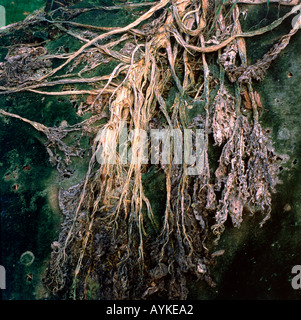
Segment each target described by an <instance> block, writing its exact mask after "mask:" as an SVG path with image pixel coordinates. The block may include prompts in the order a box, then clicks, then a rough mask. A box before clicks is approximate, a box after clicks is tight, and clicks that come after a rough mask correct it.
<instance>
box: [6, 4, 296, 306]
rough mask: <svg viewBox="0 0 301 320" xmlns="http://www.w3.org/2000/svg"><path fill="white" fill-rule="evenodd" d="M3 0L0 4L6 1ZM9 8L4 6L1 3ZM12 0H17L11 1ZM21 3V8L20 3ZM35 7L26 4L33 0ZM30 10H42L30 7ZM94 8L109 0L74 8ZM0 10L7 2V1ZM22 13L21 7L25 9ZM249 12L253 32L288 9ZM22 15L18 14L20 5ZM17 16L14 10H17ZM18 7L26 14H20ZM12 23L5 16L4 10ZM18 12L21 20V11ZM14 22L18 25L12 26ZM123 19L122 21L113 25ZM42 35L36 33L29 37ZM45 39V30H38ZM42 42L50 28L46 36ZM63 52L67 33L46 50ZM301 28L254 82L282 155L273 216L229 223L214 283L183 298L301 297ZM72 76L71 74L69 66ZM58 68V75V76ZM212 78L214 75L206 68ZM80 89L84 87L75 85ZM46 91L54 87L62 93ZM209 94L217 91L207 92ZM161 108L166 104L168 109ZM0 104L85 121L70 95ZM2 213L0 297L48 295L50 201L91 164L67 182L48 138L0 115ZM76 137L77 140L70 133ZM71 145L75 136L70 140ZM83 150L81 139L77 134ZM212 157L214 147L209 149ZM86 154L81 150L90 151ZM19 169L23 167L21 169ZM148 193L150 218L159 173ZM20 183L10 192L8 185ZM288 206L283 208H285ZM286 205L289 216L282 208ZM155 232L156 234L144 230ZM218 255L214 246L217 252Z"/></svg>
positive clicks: (53, 122) (96, 20)
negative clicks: (0, 285)
mask: <svg viewBox="0 0 301 320" xmlns="http://www.w3.org/2000/svg"><path fill="white" fill-rule="evenodd" d="M5 1H6V0H4V2H5ZM5 3H7V4H6V5H8V3H10V2H9V1H6V2H5ZM15 3H17V1H15ZM22 3H23V4H24V11H27V9H25V3H26V1H22ZM32 3H33V2H32ZM35 3H36V6H35V7H32V8H31V7H30V9H28V11H33V10H36V9H38V8H39V7H41V6H42V3H41V2H35ZM87 3H88V4H89V3H90V5H92V4H95V3H96V4H97V5H110V4H111V1H97V2H96V1H93V3H92V1H89V0H87V1H84V2H81V3H79V4H78V5H76V6H83V5H87ZM4 5H5V4H4ZM26 8H28V7H26ZM245 8H247V9H248V16H247V18H246V20H245V21H243V23H242V28H243V30H244V31H248V30H252V29H257V28H259V27H262V26H264V25H266V24H268V23H269V22H271V21H273V20H275V19H276V18H277V17H278V16H282V15H283V13H284V12H286V11H287V10H288V9H287V8H286V9H282V10H281V11H279V9H278V7H277V6H274V5H270V8H269V12H267V11H266V10H263V7H262V6H253V7H249V6H245ZM22 10H23V9H22ZM22 10H20V12H21V11H22ZM24 11H23V12H24ZM7 14H8V16H7V17H10V15H11V13H10V12H9V11H7ZM18 14H19V15H18ZM18 14H16V15H15V16H14V18H8V20H7V22H8V23H12V22H15V21H18V20H21V17H22V14H21V13H18ZM14 19H15V20H14ZM132 19H134V17H133V15H132V12H127V11H109V12H108V11H101V12H100V11H99V12H98V13H97V14H96V13H95V11H92V12H87V13H85V14H82V15H80V16H78V17H77V18H76V19H75V20H74V21H76V22H79V23H86V24H92V23H91V21H93V24H94V25H98V26H112V25H113V24H114V23H115V24H116V23H118V26H121V24H122V26H123V25H126V24H128V23H129V22H131V21H132ZM120 23H121V24H120ZM290 27H291V25H290V19H288V20H287V21H285V22H284V23H283V24H282V25H281V26H280V27H279V28H277V29H275V30H273V31H272V32H269V33H267V34H266V35H263V36H259V37H256V38H251V39H247V48H248V57H249V61H248V62H249V63H254V62H256V60H257V59H259V58H261V57H262V56H263V54H265V53H266V52H267V51H268V50H269V49H270V48H271V46H272V45H273V44H274V43H275V42H276V41H277V40H278V39H279V38H280V36H281V35H284V34H286V33H288V32H289V30H290ZM39 31H41V32H44V30H38V29H37V30H34V32H39ZM43 34H44V33H43ZM44 36H45V37H47V32H46V33H45V34H44ZM21 38H22V31H19V32H18V33H17V34H16V35H14V39H15V41H17V39H21ZM10 41H12V38H10V37H9V36H6V37H4V38H3V43H2V44H0V61H3V59H4V57H5V55H6V53H7V48H5V46H8V45H9V44H10ZM60 46H65V47H67V46H68V48H69V51H70V52H72V51H74V50H76V49H78V48H79V47H80V46H81V43H80V42H79V41H78V40H76V39H74V38H73V37H71V36H69V35H63V36H61V37H56V38H54V39H53V41H50V42H48V43H47V45H46V47H47V49H48V51H49V52H51V51H53V50H55V49H56V48H58V47H60ZM300 50H301V32H298V33H297V34H296V35H295V36H294V37H292V39H291V41H290V44H289V45H288V47H287V48H286V49H285V50H284V51H283V52H282V53H281V54H280V56H279V57H278V58H277V60H276V61H274V62H273V63H272V65H271V67H270V69H269V70H268V72H267V75H266V77H265V80H264V81H263V82H262V83H260V84H255V85H254V89H255V90H256V91H257V92H258V93H259V94H260V97H261V101H262V104H263V106H264V108H265V109H266V110H263V111H262V113H261V117H260V122H261V123H262V125H263V127H264V128H266V129H268V130H270V135H271V138H272V141H273V144H274V148H275V151H276V153H277V154H278V155H279V157H282V158H287V159H288V160H287V161H286V162H283V163H280V164H279V177H280V179H281V180H282V184H279V185H278V186H277V194H275V195H274V198H273V211H272V215H271V219H270V220H268V221H267V222H266V224H265V225H264V226H263V227H262V228H260V227H259V223H260V221H261V220H262V218H263V216H258V217H248V216H247V215H245V217H244V222H243V224H242V226H241V228H240V229H235V228H234V227H232V225H231V223H229V224H227V228H226V231H225V232H224V234H223V235H222V237H221V239H220V241H219V244H218V246H217V247H216V250H219V249H225V254H224V255H223V256H221V257H218V258H217V264H216V266H215V267H214V268H213V270H212V275H213V278H214V280H215V281H216V283H217V287H216V288H214V289H211V288H208V287H207V285H206V284H204V283H203V282H202V283H195V282H194V283H191V285H190V287H191V293H190V296H189V297H190V298H197V299H216V298H218V299H300V297H301V296H300V295H301V293H300V290H299V291H297V290H293V289H292V287H291V283H290V281H291V278H292V274H291V269H292V267H293V266H294V265H296V264H301V251H300V237H301V169H300V168H301V167H300V164H301V147H300V146H301V137H300V134H299V131H300V127H301V117H300V111H299V110H300V108H301V91H300V70H301V56H300ZM116 65H117V62H116V61H113V62H110V63H108V64H105V65H104V68H105V69H102V70H99V69H98V70H95V71H94V72H92V73H89V74H88V76H89V77H90V76H96V75H100V74H102V73H107V72H110V70H113V69H114V67H115V66H116ZM75 71H76V70H75ZM62 72H63V70H62ZM210 72H211V73H212V74H216V73H217V72H219V71H218V69H216V68H215V67H214V66H213V67H211V69H210ZM81 88H85V86H81ZM50 90H59V87H56V88H51V89H50ZM175 94H176V91H175V90H171V92H170V96H169V97H168V99H167V100H169V99H170V100H173V97H174V95H175ZM213 96H214V94H213ZM167 106H168V107H171V105H169V104H168V101H167ZM203 107H204V106H203V104H202V103H199V104H196V105H195V106H194V108H193V109H192V111H191V112H190V113H187V117H188V120H191V119H192V118H193V117H194V116H195V112H196V113H197V112H198V111H200V110H202V112H203ZM0 108H3V109H5V110H7V111H10V112H13V113H16V114H19V115H20V116H23V117H25V118H28V119H30V120H34V121H37V122H40V123H42V124H44V125H46V126H57V125H59V124H60V123H61V121H63V120H66V121H67V122H68V123H69V124H70V125H71V124H75V123H78V122H80V121H82V120H83V119H82V118H80V117H79V116H78V115H77V114H76V113H75V108H74V107H73V106H72V104H71V103H70V101H69V98H68V97H50V96H42V95H34V94H31V93H22V94H14V95H11V96H4V95H0ZM0 126H1V127H0V200H1V201H0V213H1V243H2V248H1V250H2V252H1V255H2V260H1V264H2V265H4V266H5V267H6V270H7V290H5V291H3V292H2V297H3V298H4V299H12V300H16V299H29V300H33V299H41V298H45V297H46V296H45V292H44V291H43V290H42V289H41V277H42V275H43V271H44V270H45V266H46V263H47V261H48V260H47V259H48V258H49V255H50V250H51V249H50V245H51V243H52V241H54V240H56V239H57V237H58V233H59V231H60V222H61V220H62V216H61V214H60V212H59V210H58V205H57V203H56V201H55V199H56V198H57V192H58V189H59V188H61V187H62V188H67V187H69V186H72V185H74V184H75V183H78V182H80V181H82V179H83V177H84V176H85V173H86V170H87V166H88V156H87V157H86V158H85V159H79V160H76V161H73V163H72V165H71V169H72V171H73V175H72V176H71V178H70V179H66V180H65V181H62V180H60V179H59V177H58V174H57V172H56V169H55V168H53V167H52V166H51V165H50V163H49V157H48V154H47V152H46V149H45V147H44V142H45V141H46V140H45V137H44V136H43V134H42V133H39V132H37V131H36V130H34V129H33V128H32V127H31V126H30V125H29V124H26V123H24V122H22V121H20V120H18V119H3V118H1V119H0ZM73 138H76V137H73ZM69 139H70V141H71V140H72V137H71V138H69ZM81 141H82V146H83V147H86V148H87V147H88V141H87V139H86V138H85V137H83V138H82V140H81ZM210 152H212V154H213V157H214V154H215V150H214V149H212V150H211V151H210ZM87 155H88V154H87ZM26 166H29V167H30V170H26V169H24V168H26ZM143 179H144V182H145V193H146V195H147V196H148V198H149V199H150V201H151V203H152V206H153V210H154V214H155V217H156V220H157V221H158V220H159V217H160V216H161V215H162V214H163V212H164V209H165V177H164V175H163V174H160V172H159V173H158V172H156V171H154V170H151V171H149V172H147V173H145V174H144V176H143ZM16 185H18V187H17V189H15V188H16V187H15V186H16ZM288 205H289V206H288ZM287 208H290V210H287ZM148 231H150V232H153V231H154V230H152V229H150V230H148ZM28 250H29V251H31V252H33V254H34V256H35V260H34V262H33V263H32V264H31V265H30V266H25V265H24V264H22V263H21V261H20V257H21V255H22V253H24V252H25V251H28ZM214 250H215V249H214ZM88 283H89V291H88V294H87V295H88V297H89V298H90V299H95V298H97V294H96V292H97V290H98V287H97V285H96V282H95V281H94V280H93V279H89V281H88Z"/></svg>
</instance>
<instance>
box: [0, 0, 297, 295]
mask: <svg viewBox="0 0 301 320" xmlns="http://www.w3.org/2000/svg"><path fill="white" fill-rule="evenodd" d="M169 4H170V1H168V0H162V1H160V2H158V3H157V4H155V5H154V6H153V7H152V8H151V9H149V10H148V11H147V12H145V13H144V14H142V16H141V17H139V18H138V19H137V20H136V21H134V22H133V23H131V24H130V25H128V26H127V27H123V28H115V29H111V28H108V29H107V32H104V33H102V34H100V35H97V36H96V37H94V38H93V39H92V40H91V39H86V38H85V36H87V35H88V36H90V38H91V35H92V36H93V34H92V33H89V34H88V33H87V32H86V33H82V34H78V33H77V34H74V33H72V32H71V31H70V30H69V31H68V30H67V29H65V31H66V30H67V31H68V33H69V34H71V35H73V36H75V37H76V38H78V39H80V40H81V41H84V42H85V44H84V45H83V46H82V47H81V48H80V49H79V50H78V51H76V52H75V53H72V54H69V55H68V57H66V56H64V59H66V58H67V60H66V61H65V62H64V63H62V64H61V65H60V66H58V67H56V68H55V69H52V70H51V71H49V70H48V73H45V72H44V73H43V75H40V77H39V78H38V79H37V78H36V75H37V74H36V73H35V76H34V77H33V76H32V75H30V74H29V73H28V72H27V71H26V70H23V69H22V68H21V69H22V70H21V69H20V68H19V64H16V67H17V68H19V69H20V70H19V69H18V74H19V73H21V75H18V76H16V75H15V74H14V72H13V70H11V69H10V60H9V59H14V57H10V58H9V59H8V61H7V62H6V63H5V64H4V65H2V70H3V71H2V72H5V74H9V75H8V76H7V78H6V83H5V87H1V90H2V93H12V92H16V91H26V90H29V91H33V92H37V93H40V94H41V93H43V94H53V95H55V94H73V95H75V94H83V93H88V94H89V97H92V98H89V99H90V100H91V101H90V104H91V105H90V106H86V107H85V108H81V110H80V114H84V113H87V112H92V113H94V115H93V116H92V117H91V118H90V119H89V120H86V121H84V122H82V123H81V124H79V125H77V126H75V127H73V128H69V129H70V130H82V131H84V132H85V133H86V134H88V135H91V136H93V146H92V157H91V159H90V163H89V169H88V172H87V174H86V178H85V180H84V181H83V182H82V183H80V184H77V185H74V186H72V187H71V188H69V189H67V190H61V191H60V194H59V204H60V208H61V211H62V214H63V216H64V222H63V224H62V231H61V233H60V236H59V239H58V240H57V241H55V242H54V243H53V244H52V249H53V251H52V254H51V260H50V264H49V267H48V269H47V273H46V276H45V279H44V283H45V286H46V287H47V288H48V289H49V290H51V292H53V294H55V295H57V296H59V297H61V298H74V299H87V298H88V296H89V294H91V291H93V290H94V289H95V286H96V288H97V290H96V296H95V297H94V298H97V299H141V298H143V299H147V298H148V297H150V296H154V297H167V298H169V299H185V298H187V296H188V289H187V279H188V278H189V277H195V278H196V279H202V280H205V281H206V282H207V283H208V284H209V285H211V286H214V285H215V283H214V281H213V279H212V278H211V276H210V265H212V264H213V263H214V259H213V256H212V255H211V253H210V252H209V251H210V250H209V249H208V241H209V240H208V239H209V238H210V233H211V232H212V231H211V230H213V233H214V234H215V235H216V236H217V238H219V237H220V236H221V234H222V232H223V230H224V228H225V222H226V221H227V219H228V218H229V217H230V218H231V220H232V223H233V225H234V226H235V227H239V226H240V225H241V223H242V221H243V215H244V212H245V209H246V208H247V209H248V212H251V213H252V214H254V213H255V212H257V213H263V214H264V218H263V222H264V221H266V220H267V219H268V218H269V216H270V213H271V195H272V192H274V187H275V184H276V172H275V170H274V163H275V154H274V152H273V149H272V148H271V147H270V146H269V140H268V137H267V136H266V135H265V132H264V131H263V129H262V128H261V125H260V123H259V121H258V117H259V115H258V107H259V102H260V99H259V98H258V97H257V96H256V95H255V94H254V93H253V89H252V80H254V79H255V80H262V79H263V76H264V73H265V72H266V70H267V68H268V66H269V65H270V63H271V61H272V60H273V59H274V58H276V56H277V54H278V53H279V51H280V50H282V49H283V48H284V46H285V45H287V43H288V40H289V38H290V37H291V36H292V35H293V34H294V33H295V32H296V30H295V29H293V31H292V32H291V33H290V34H289V35H288V36H285V37H283V39H282V40H280V42H279V44H278V45H276V46H275V47H274V48H273V49H272V50H271V51H270V52H269V53H268V54H267V55H265V56H264V57H263V59H262V60H261V61H260V62H258V63H257V64H255V65H254V66H247V64H246V61H247V57H246V46H245V43H244V39H243V38H244V37H251V36H254V35H257V34H262V33H263V32H268V31H269V30H272V29H273V28H275V27H276V26H278V25H279V24H280V23H281V22H282V21H283V20H284V19H285V18H287V17H288V16H289V15H291V14H293V13H294V12H296V10H297V9H298V8H297V9H296V8H295V7H294V9H293V10H291V12H290V13H289V14H287V15H285V17H283V18H280V19H278V20H277V21H276V22H275V23H273V24H271V25H270V26H268V27H265V28H263V29H264V30H263V29H260V30H258V31H257V32H256V31H252V32H249V33H243V32H242V31H241V27H240V24H239V19H238V17H239V8H238V6H237V5H234V6H231V7H229V6H227V5H226V6H224V5H222V6H221V7H220V10H219V14H218V16H217V17H216V19H214V15H215V12H214V2H213V1H209V0H202V1H198V2H195V1H190V0H185V1H172V3H171V10H168V11H167V10H166V9H165V7H166V6H167V5H169ZM297 7H299V6H297ZM230 8H232V9H233V12H231V15H230V17H228V19H227V20H226V19H224V14H225V12H227V10H229V9H230ZM155 12H156V13H157V14H158V15H159V17H157V18H156V19H154V20H153V21H151V22H148V23H146V24H145V25H144V26H143V27H141V29H136V28H137V27H138V26H139V25H140V24H141V22H143V21H145V20H147V19H148V18H150V17H151V16H152V15H153V14H154V13H155ZM158 12H159V13H158ZM39 19H43V21H45V17H42V18H41V17H39ZM47 21H48V20H47ZM48 22H49V23H51V24H55V23H56V22H55V21H48ZM210 23H211V25H210ZM70 25H71V26H74V27H77V26H78V25H76V24H70ZM228 26H231V27H229V28H228ZM81 27H83V25H81ZM87 27H89V28H90V29H91V28H93V26H87ZM212 28H216V31H218V33H216V34H219V35H222V36H220V37H217V36H215V37H214V39H206V35H207V34H210V33H209V32H208V31H209V30H211V29H212ZM103 30H104V29H103ZM227 30H228V31H229V30H231V32H230V34H227V33H226V31H227ZM228 31H227V32H228ZM120 34H123V35H122V36H120V38H119V40H115V39H113V40H111V42H107V43H106V44H105V41H108V39H110V38H111V37H113V36H114V35H120ZM100 41H101V44H100ZM124 41H126V43H125V44H124V45H123V46H122V49H120V50H119V51H115V50H113V49H112V47H114V46H115V45H116V44H120V43H122V42H124ZM210 43H214V45H212V46H207V47H206V45H207V44H210ZM92 45H94V46H95V48H96V50H97V51H91V50H92V49H89V47H90V46H92ZM35 50H38V48H36V49H35ZM35 50H34V49H33V50H32V51H31V50H29V51H28V50H27V51H26V50H25V51H24V52H23V51H22V53H21V54H19V53H18V52H17V51H15V54H16V55H17V56H15V60H16V61H19V60H20V61H24V59H25V60H26V59H27V60H28V59H29V60H30V61H31V60H32V59H33V58H35V53H36V51H35ZM93 50H94V49H93ZM218 50H219V51H220V52H219V62H220V64H219V67H220V71H221V72H220V73H221V75H222V74H226V75H227V76H228V78H229V80H230V81H232V82H233V89H234V91H235V96H233V95H231V94H230V90H229V89H228V88H227V86H226V85H225V81H224V79H223V78H222V77H221V78H215V77H214V76H213V75H212V74H210V72H209V66H208V63H207V60H208V56H209V54H211V55H215V53H216V52H217V51H218ZM100 53H101V57H100V55H99V54H100ZM41 55H45V52H41ZM93 57H94V58H95V57H98V58H97V59H98V60H97V63H96V62H95V61H94V60H93V59H94V58H93ZM104 57H106V58H104ZM62 58H63V57H62ZM112 58H114V59H117V60H120V61H121V63H120V64H119V65H118V66H117V67H115V69H114V71H113V72H112V73H111V74H110V75H107V76H102V77H98V78H93V79H87V78H85V79H83V78H79V79H74V78H71V79H69V83H76V81H77V82H78V83H80V82H85V83H89V82H91V83H94V88H93V90H85V91H84V90H77V91H76V90H69V91H62V92H51V93H49V92H46V91H44V92H43V91H38V90H36V89H38V88H41V87H46V86H50V85H56V84H64V83H66V79H60V80H55V81H54V80H53V79H52V80H53V81H48V82H45V79H46V78H49V77H52V76H54V75H55V74H56V72H58V71H59V70H61V69H62V68H63V67H65V66H66V65H68V64H69V69H68V70H69V72H71V71H73V70H74V68H75V67H78V66H79V65H80V61H89V63H88V66H87V65H86V66H85V67H83V69H82V71H81V72H86V71H87V70H88V69H89V70H91V69H94V68H96V67H97V66H98V64H99V65H100V64H101V63H106V62H107V61H108V60H110V59H112ZM85 59H86V60H85ZM91 59H92V60H93V61H92V60H91ZM95 59H96V58H95ZM27 60H26V61H27ZM43 61H46V60H45V59H44V60H43V59H41V62H43ZM238 61H241V63H242V65H241V66H238V65H237V64H238ZM71 62H73V64H71ZM24 66H26V67H28V66H29V64H25V65H23V68H24ZM40 67H41V68H42V69H43V68H45V67H49V65H48V64H47V65H45V66H44V64H43V65H41V66H40ZM43 70H44V69H43ZM44 71H45V70H44ZM46 71H47V70H46ZM81 72H79V74H81ZM259 73H260V75H259ZM1 77H2V75H1V74H0V80H1V79H2V80H3V77H2V78H1ZM28 77H29V78H28ZM27 80H28V81H29V80H30V81H29V82H28V81H27ZM113 80H114V81H113ZM17 82H22V84H21V85H19V86H16V83H17ZM96 83H98V86H97V85H96ZM172 87H173V88H175V89H176V91H177V92H176V94H175V95H174V96H173V98H172V101H169V102H168V103H167V101H168V99H169V97H170V96H172V94H171V91H172V90H171V88H172ZM213 89H217V90H216V91H215V92H217V93H216V95H215V96H212V92H214V90H213ZM243 91H246V92H247V93H248V96H249V98H250V101H249V104H250V109H252V111H250V112H249V114H247V115H246V114H242V113H241V108H242V102H241V94H242V92H243ZM0 93H1V92H0ZM257 95H258V94H257ZM105 96H106V98H105ZM108 96H109V98H108ZM87 100H88V99H87ZM200 105H201V106H203V108H199V106H200ZM191 108H199V109H198V115H197V116H194V117H193V118H192V119H190V120H189V110H190V109H191ZM105 109H107V110H108V113H109V119H108V121H107V123H106V124H105V125H98V124H97V121H98V120H99V119H100V118H102V117H104V115H103V113H102V111H103V110H105ZM1 114H2V115H4V116H12V117H16V118H19V119H21V120H23V121H27V122H29V123H30V124H32V125H34V126H35V127H36V128H37V129H38V130H40V131H42V132H43V133H45V135H46V137H47V139H48V145H47V146H51V147H52V148H59V149H60V150H61V151H63V152H64V153H65V155H66V158H67V161H65V163H64V165H65V166H67V165H68V162H70V161H71V158H70V157H76V156H80V152H81V150H80V149H74V148H73V149H72V148H71V147H68V146H67V145H66V144H64V143H63V142H62V139H63V138H64V137H65V136H66V134H68V132H69V131H68V130H69V129H68V128H61V127H60V128H46V127H44V126H43V125H41V124H37V123H33V122H31V121H29V120H27V119H24V118H21V117H19V116H17V115H13V114H10V113H7V112H5V111H3V110H2V111H1ZM124 122H125V123H126V124H127V126H128V130H132V137H131V141H130V145H125V147H124V149H123V150H127V149H128V148H129V147H130V149H131V153H130V161H129V163H127V162H124V158H123V154H122V153H120V152H119V153H118V152H116V150H117V148H118V147H119V151H120V145H119V146H118V144H117V140H118V135H119V134H120V131H121V130H122V126H123V124H124ZM162 128H169V129H177V130H179V131H178V132H180V133H181V135H182V136H183V132H184V130H185V129H187V128H194V129H196V128H199V129H200V128H201V129H202V130H204V141H205V142H204V149H203V151H202V152H203V162H202V166H203V169H202V171H201V174H199V175H196V176H190V175H187V170H188V165H187V164H183V165H179V164H178V163H177V162H176V161H175V159H174V158H173V156H172V155H170V159H169V160H170V162H169V164H168V165H166V164H163V163H160V164H158V165H156V166H157V170H158V171H159V172H160V173H161V174H162V175H164V177H165V189H166V199H165V210H162V211H164V212H161V213H159V214H158V213H157V214H156V215H155V213H154V212H153V205H152V203H151V201H150V200H149V198H148V197H147V194H146V192H145V182H144V179H143V177H144V176H145V175H146V174H148V173H149V172H150V171H151V170H152V169H153V167H154V166H152V165H149V164H145V163H144V162H143V159H144V156H145V145H143V144H141V141H140V140H139V139H141V136H139V134H140V133H141V130H144V131H147V130H149V129H162ZM99 129H101V131H100V132H99V133H98V134H97V131H98V130H99ZM211 141H214V143H215V145H217V146H218V147H219V148H220V154H219V157H218V158H219V159H211V158H210V156H209V150H210V148H211V146H210V144H211ZM175 143H177V142H175ZM148 144H149V143H148V142H147V143H146V145H148ZM100 151H101V152H100ZM50 152H51V150H50V151H49V154H50V156H51V153H50ZM193 152H194V153H196V152H197V150H193ZM100 153H101V156H102V161H97V160H99V159H98V158H97V157H98V156H99V154H100ZM52 155H53V152H52ZM216 160H218V167H217V169H216V170H215V172H212V162H213V161H216ZM53 164H57V166H58V168H60V165H61V160H60V159H57V161H56V162H54V163H53ZM195 165H197V164H195ZM212 220H215V221H214V223H213V224H212ZM93 288H94V289H93Z"/></svg>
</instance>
